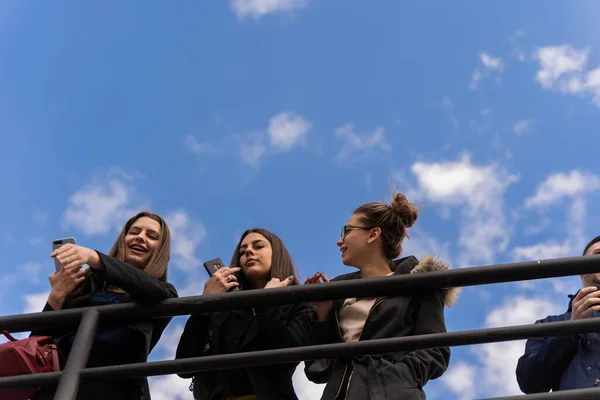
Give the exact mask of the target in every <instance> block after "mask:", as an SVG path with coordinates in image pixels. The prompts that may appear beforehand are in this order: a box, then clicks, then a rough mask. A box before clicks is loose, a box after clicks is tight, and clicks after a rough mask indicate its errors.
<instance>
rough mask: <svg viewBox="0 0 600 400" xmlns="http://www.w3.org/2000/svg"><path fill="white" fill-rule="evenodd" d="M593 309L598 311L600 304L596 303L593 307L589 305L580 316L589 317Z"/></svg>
mask: <svg viewBox="0 0 600 400" xmlns="http://www.w3.org/2000/svg"><path fill="white" fill-rule="evenodd" d="M594 311H600V305H597V306H593V307H590V308H588V309H587V310H585V311H584V312H583V313H582V314H581V317H582V318H589V317H590V316H591V315H592V313H593V312H594Z"/></svg>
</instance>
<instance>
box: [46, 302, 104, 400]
mask: <svg viewBox="0 0 600 400" xmlns="http://www.w3.org/2000/svg"><path fill="white" fill-rule="evenodd" d="M97 327H98V310H96V309H95V308H91V309H88V310H87V311H85V313H84V314H83V317H82V318H81V322H80V323H79V327H78V328H77V333H76V334H75V342H74V343H73V346H72V347H71V352H70V353H69V357H68V359H67V364H66V365H65V369H64V371H63V373H62V375H61V377H60V380H59V382H58V388H57V389H56V394H55V395H54V400H75V399H76V398H77V391H78V389H79V377H80V375H81V370H82V369H83V368H85V366H86V364H87V362H88V358H89V357H90V352H91V350H92V345H93V344H94V338H95V337H96V328H97Z"/></svg>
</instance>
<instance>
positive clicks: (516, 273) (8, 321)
mask: <svg viewBox="0 0 600 400" xmlns="http://www.w3.org/2000/svg"><path fill="white" fill-rule="evenodd" d="M597 272H600V257H571V258H560V259H553V260H539V261H528V262H519V263H511V264H500V265H492V266H485V267H472V268H462V269H455V270H451V271H440V272H428V273H426V274H407V275H400V276H391V277H385V278H372V279H368V280H353V281H344V282H330V283H328V284H321V285H306V286H303V285H301V286H293V287H286V288H277V289H270V290H248V291H240V292H233V293H222V294H215V295H206V296H192V297H185V298H177V299H169V300H165V301H163V302H160V303H155V304H139V303H137V304H136V303H128V304H117V305H107V306H98V307H88V308H79V309H69V310H60V311H53V312H46V313H32V314H19V315H11V316H5V317H0V331H2V330H7V331H9V332H25V331H30V330H33V329H35V330H38V329H43V328H47V327H50V326H52V327H58V326H61V327H65V326H73V328H75V327H77V326H78V329H77V334H76V336H75V343H74V344H73V347H72V348H73V350H72V352H71V354H70V355H69V358H68V360H67V363H66V365H65V368H64V370H63V371H60V372H49V373H43V374H33V375H21V376H15V377H5V378H0V397H1V391H2V390H12V389H18V388H30V387H40V386H46V385H56V384H57V383H58V388H57V392H56V395H55V399H57V400H74V399H75V398H76V395H77V390H78V387H79V381H80V380H81V379H83V380H99V379H127V378H137V377H147V376H156V375H167V374H175V373H192V372H202V371H210V370H222V369H232V368H246V367H252V366H259V365H272V364H281V363H291V362H299V361H306V360H315V359H322V358H336V357H345V358H347V357H355V356H361V355H367V354H382V353H388V352H398V351H411V350H420V349H429V348H437V347H453V346H467V345H474V344H483V343H493V342H504V341H512V340H520V339H527V338H535V337H549V336H564V335H570V334H575V333H589V332H598V331H600V319H588V320H582V321H565V322H552V323H545V324H537V325H522V326H508V327H500V328H491V329H478V330H467V331H457V332H448V333H436V334H427V335H419V336H409V337H401V338H390V339H378V340H368V341H359V342H353V343H337V344H324V345H317V346H304V347H294V348H285V349H275V350H264V351H253V352H245V353H236V354H225V355H215V356H206V357H197V358H187V359H180V360H169V361H154V362H145V363H136V364H126V365H115V366H106V367H96V368H85V365H86V363H87V359H88V357H89V353H90V350H91V348H92V344H93V340H94V336H95V334H96V329H97V326H98V324H100V323H106V322H111V323H114V322H125V321H127V322H135V321H139V320H147V319H149V318H156V317H171V316H178V315H187V314H192V313H199V312H215V311H225V310H233V309H239V308H244V307H256V306H265V305H283V304H291V303H300V302H306V301H321V300H334V299H341V298H351V297H374V296H393V295H410V294H413V293H419V292H422V291H424V290H431V289H439V288H451V287H467V286H475V285H483V284H491V283H503V282H515V281H524V280H530V279H542V278H554V277H561V276H570V275H582V274H589V273H597ZM538 317H540V316H532V319H536V318H538ZM521 397H523V398H524V399H526V400H537V399H548V400H551V399H570V400H583V399H586V400H587V399H598V398H600V388H599V389H584V390H571V391H564V392H556V393H544V394H535V395H528V396H510V397H498V398H495V399H494V400H498V399H517V398H521Z"/></svg>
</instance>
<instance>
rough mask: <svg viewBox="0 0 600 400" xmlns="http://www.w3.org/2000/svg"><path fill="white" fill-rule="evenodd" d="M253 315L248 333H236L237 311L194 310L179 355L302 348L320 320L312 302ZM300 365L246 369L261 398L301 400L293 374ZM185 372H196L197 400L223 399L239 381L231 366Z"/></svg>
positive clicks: (261, 309) (260, 310)
mask: <svg viewBox="0 0 600 400" xmlns="http://www.w3.org/2000/svg"><path fill="white" fill-rule="evenodd" d="M251 313H252V312H251ZM253 313H254V315H252V316H250V317H249V321H248V325H247V328H246V329H245V330H246V331H245V332H234V331H233V330H232V329H231V324H230V323H229V322H228V321H230V318H231V317H232V311H223V312H216V313H212V314H210V315H206V316H203V315H200V314H192V315H191V316H190V318H189V319H188V321H187V323H186V325H185V329H184V331H183V334H182V336H181V339H180V340H179V345H178V346H177V355H176V358H178V359H181V358H189V357H200V356H206V355H216V354H224V353H226V352H247V351H258V350H269V349H278V348H287V347H296V346H304V345H306V344H307V343H308V340H309V329H310V323H311V320H312V319H313V318H314V317H313V314H314V309H313V307H312V305H310V304H309V303H300V304H290V305H285V306H273V307H256V308H254V309H253ZM240 337H241V338H242V339H241V341H240V342H239V343H238V344H237V345H236V346H234V348H231V342H232V341H234V340H238V338H240ZM225 348H229V350H225ZM297 365H298V363H292V364H285V365H273V366H263V367H252V368H246V369H245V370H243V371H245V372H246V374H247V376H248V380H249V382H250V386H251V387H250V390H253V393H254V394H255V395H256V396H257V398H258V399H259V400H273V399H281V400H283V399H294V400H295V399H297V398H298V397H297V396H296V393H295V392H294V387H293V384H292V375H293V374H294V370H295V369H296V366H297ZM179 376H181V377H182V378H190V377H192V376H194V399H197V400H212V399H219V398H220V397H219V395H220V394H221V393H222V392H223V390H226V389H228V388H230V385H232V382H236V381H235V379H234V380H232V379H230V378H231V377H232V372H231V370H227V371H214V372H203V373H198V374H195V375H194V374H181V375H179ZM233 384H234V385H235V383H233ZM246 394H250V393H246Z"/></svg>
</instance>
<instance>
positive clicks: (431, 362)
mask: <svg viewBox="0 0 600 400" xmlns="http://www.w3.org/2000/svg"><path fill="white" fill-rule="evenodd" d="M417 264H418V265H417ZM447 268H448V266H447V265H446V264H444V263H443V262H441V261H440V260H439V259H437V258H434V257H432V256H427V257H424V258H423V259H422V260H421V262H420V263H419V261H418V260H417V259H416V258H415V257H413V256H410V257H406V258H402V259H400V260H396V261H395V262H394V265H393V269H394V275H400V274H406V273H419V272H430V271H439V270H444V269H447ZM350 279H360V271H359V272H354V273H350V274H345V275H341V276H338V277H336V278H334V279H332V281H343V280H350ZM456 293H457V291H456V290H454V289H449V290H447V289H443V290H441V291H433V292H423V293H419V294H418V295H413V296H411V297H406V296H395V297H377V298H376V300H375V303H374V305H373V307H372V308H371V311H370V312H369V315H368V317H367V320H366V322H365V325H364V328H363V331H362V335H361V337H360V340H371V339H386V338H394V337H403V336H412V335H421V334H428V333H440V332H446V326H445V321H444V304H446V305H451V304H452V303H453V302H454V301H455V299H456ZM343 303H344V299H340V300H334V302H333V310H332V314H331V317H330V318H329V319H328V320H327V321H314V322H313V324H312V328H311V344H325V343H336V342H342V337H341V333H340V328H339V324H338V313H339V311H340V309H341V307H342V305H343ZM449 361H450V349H449V348H447V347H443V348H437V349H429V350H416V351H410V352H398V353H390V354H384V355H372V356H360V357H355V358H347V359H334V360H332V359H329V360H316V361H307V362H306V366H305V372H306V375H307V377H308V379H309V380H311V381H313V382H316V383H327V386H326V387H325V390H324V392H323V397H321V399H322V400H334V399H336V400H337V399H347V400H363V399H370V400H389V399H403V400H417V399H419V400H420V399H425V393H424V392H423V386H425V384H426V383H427V381H429V380H430V379H435V378H438V377H440V376H441V375H442V374H443V373H444V372H445V371H446V369H447V367H448V363H449Z"/></svg>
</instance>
